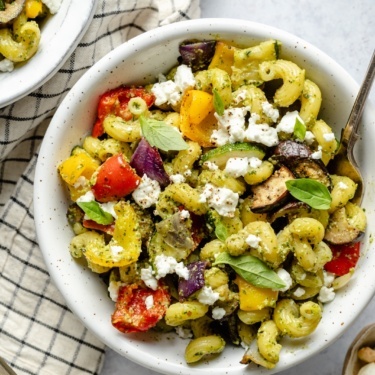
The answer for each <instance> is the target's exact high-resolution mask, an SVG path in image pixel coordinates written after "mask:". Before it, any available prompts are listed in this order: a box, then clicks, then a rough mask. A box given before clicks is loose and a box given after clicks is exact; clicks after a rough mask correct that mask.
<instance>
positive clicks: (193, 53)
mask: <svg viewBox="0 0 375 375" xmlns="http://www.w3.org/2000/svg"><path fill="white" fill-rule="evenodd" d="M215 45H216V41H215V40H203V41H198V40H186V41H184V42H183V43H181V44H180V47H179V52H180V55H181V57H180V61H181V63H182V64H185V65H187V66H190V67H191V69H192V71H193V72H196V71H197V70H203V69H207V67H208V65H209V64H210V62H211V60H212V57H213V55H214V53H215Z"/></svg>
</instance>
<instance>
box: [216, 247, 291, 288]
mask: <svg viewBox="0 0 375 375" xmlns="http://www.w3.org/2000/svg"><path fill="white" fill-rule="evenodd" d="M217 264H228V265H229V266H231V267H232V268H233V270H234V271H235V272H236V273H237V274H238V275H239V276H241V277H242V278H243V279H244V280H246V281H247V282H248V283H250V284H253V285H255V286H257V287H259V288H272V289H282V288H284V287H285V283H284V281H282V280H281V279H280V277H279V276H278V275H277V273H276V272H275V271H273V270H271V269H270V268H269V267H268V266H267V265H266V264H265V263H263V262H262V261H261V260H260V259H259V258H256V257H254V256H252V255H240V256H238V257H234V256H232V255H230V254H228V253H220V254H219V255H218V256H217V257H216V259H215V262H214V263H213V265H214V266H215V265H217Z"/></svg>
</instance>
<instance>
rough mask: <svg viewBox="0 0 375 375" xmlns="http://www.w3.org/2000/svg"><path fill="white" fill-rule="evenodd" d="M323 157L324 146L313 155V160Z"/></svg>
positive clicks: (319, 147)
mask: <svg viewBox="0 0 375 375" xmlns="http://www.w3.org/2000/svg"><path fill="white" fill-rule="evenodd" d="M322 156H323V154H322V146H318V150H317V151H315V152H313V153H312V154H311V158H312V159H321V158H322Z"/></svg>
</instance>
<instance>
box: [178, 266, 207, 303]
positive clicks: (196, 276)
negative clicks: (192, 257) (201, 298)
mask: <svg viewBox="0 0 375 375" xmlns="http://www.w3.org/2000/svg"><path fill="white" fill-rule="evenodd" d="M206 267H207V262H205V261H201V260H198V261H196V262H192V263H190V264H188V265H187V268H188V270H189V278H188V279H187V280H185V279H180V281H179V283H178V295H179V296H180V299H181V300H185V299H186V298H188V297H189V296H190V295H192V294H193V293H195V292H196V291H198V290H199V289H201V288H203V286H204V270H205V268H206Z"/></svg>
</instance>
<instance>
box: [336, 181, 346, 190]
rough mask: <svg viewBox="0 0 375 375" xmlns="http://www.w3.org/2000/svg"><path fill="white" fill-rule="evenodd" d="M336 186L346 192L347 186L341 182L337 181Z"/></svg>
mask: <svg viewBox="0 0 375 375" xmlns="http://www.w3.org/2000/svg"><path fill="white" fill-rule="evenodd" d="M336 186H337V187H338V188H339V189H341V190H346V189H348V188H349V186H348V185H347V184H346V183H344V182H342V181H339V182H338V183H337V185H336Z"/></svg>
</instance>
